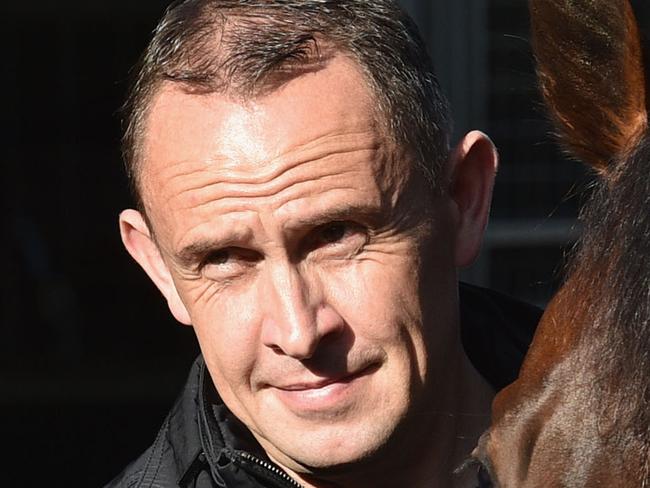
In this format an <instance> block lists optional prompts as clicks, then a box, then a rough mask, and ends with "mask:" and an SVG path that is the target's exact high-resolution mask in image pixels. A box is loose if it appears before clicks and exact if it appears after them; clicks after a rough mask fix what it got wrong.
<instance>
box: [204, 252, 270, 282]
mask: <svg viewBox="0 0 650 488" xmlns="http://www.w3.org/2000/svg"><path fill="white" fill-rule="evenodd" d="M259 260H260V255H259V253H257V252H255V251H252V250H249V249H242V248H238V247H233V248H225V249H218V250H215V251H213V252H211V253H210V254H208V255H207V256H206V258H205V259H204V260H203V263H202V265H201V267H202V270H203V275H204V276H205V277H207V278H209V279H213V280H223V279H230V278H234V277H236V276H239V275H241V274H243V273H244V272H246V270H248V269H250V268H252V267H254V266H255V264H256V263H257V262H258V261H259Z"/></svg>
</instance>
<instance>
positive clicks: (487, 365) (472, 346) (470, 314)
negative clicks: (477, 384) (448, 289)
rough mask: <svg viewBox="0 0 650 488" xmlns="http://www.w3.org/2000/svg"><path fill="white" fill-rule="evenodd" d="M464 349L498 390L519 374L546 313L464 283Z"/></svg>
mask: <svg viewBox="0 0 650 488" xmlns="http://www.w3.org/2000/svg"><path fill="white" fill-rule="evenodd" d="M459 292H460V293H459V294H460V322H461V326H460V328H461V338H462V342H463V347H464V349H465V352H466V354H467V356H468V357H469V359H470V361H471V362H472V364H473V365H474V367H475V368H476V369H477V370H478V372H479V373H480V374H481V375H482V376H483V377H484V378H485V379H486V380H487V381H488V382H489V383H490V384H491V385H492V386H493V387H494V388H495V389H496V390H500V389H502V388H504V387H505V386H507V385H509V384H510V383H512V382H513V381H514V380H515V379H517V376H518V374H519V369H520V368H521V364H522V362H523V360H524V357H525V355H526V352H527V351H528V347H529V346H530V343H531V341H532V339H533V335H534V334H535V329H536V328H537V323H538V322H539V319H540V318H541V316H542V312H543V311H542V310H541V309H540V308H538V307H535V306H533V305H530V304H528V303H525V302H522V301H520V300H517V299H515V298H513V297H511V296H508V295H504V294H503V293H499V292H497V291H494V290H489V289H487V288H481V287H478V286H474V285H468V284H466V283H461V285H460V290H459Z"/></svg>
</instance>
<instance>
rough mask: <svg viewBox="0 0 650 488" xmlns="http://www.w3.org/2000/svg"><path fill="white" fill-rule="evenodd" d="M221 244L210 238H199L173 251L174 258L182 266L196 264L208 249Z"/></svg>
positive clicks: (210, 249) (211, 249)
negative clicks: (175, 251)
mask: <svg viewBox="0 0 650 488" xmlns="http://www.w3.org/2000/svg"><path fill="white" fill-rule="evenodd" d="M218 247H221V246H218V245H217V242H216V241H214V240H212V239H201V240H198V241H196V242H193V243H191V244H188V245H187V246H185V247H183V248H182V249H181V250H180V251H178V252H177V253H174V259H175V260H176V261H177V262H178V263H179V264H180V265H181V266H183V267H191V266H195V265H197V264H198V263H199V262H200V261H201V260H202V259H203V258H204V257H205V256H206V255H207V254H208V253H209V252H210V251H213V250H214V249H215V248H218Z"/></svg>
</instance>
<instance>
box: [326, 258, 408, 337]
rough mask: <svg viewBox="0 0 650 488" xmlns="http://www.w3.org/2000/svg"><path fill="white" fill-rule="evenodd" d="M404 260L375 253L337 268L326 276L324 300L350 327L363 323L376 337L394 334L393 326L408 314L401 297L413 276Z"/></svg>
mask: <svg viewBox="0 0 650 488" xmlns="http://www.w3.org/2000/svg"><path fill="white" fill-rule="evenodd" d="M407 261H408V260H406V259H395V258H393V257H392V256H389V255H382V256H379V255H378V256H376V258H375V259H362V260H358V261H356V262H354V263H352V264H351V265H349V266H342V267H339V268H337V269H336V270H334V271H333V272H331V273H330V274H329V276H328V281H327V285H326V290H327V292H326V294H327V296H328V301H329V302H330V304H331V305H332V306H333V307H334V308H335V309H336V310H337V311H338V312H339V313H340V314H341V315H342V316H343V317H344V319H345V320H346V322H348V323H349V324H350V325H351V326H353V327H354V326H355V325H360V324H367V325H368V327H367V329H368V330H367V334H369V335H371V336H376V338H380V337H385V336H387V335H395V333H396V331H395V330H394V329H395V327H396V326H397V325H398V323H400V322H402V321H403V320H404V319H405V315H406V316H408V315H410V314H409V312H408V311H407V310H404V307H405V305H406V303H405V302H404V300H403V296H404V295H408V294H409V293H410V291H411V290H412V289H414V285H415V283H414V280H416V277H417V273H413V272H411V271H410V266H409V265H408V262H407Z"/></svg>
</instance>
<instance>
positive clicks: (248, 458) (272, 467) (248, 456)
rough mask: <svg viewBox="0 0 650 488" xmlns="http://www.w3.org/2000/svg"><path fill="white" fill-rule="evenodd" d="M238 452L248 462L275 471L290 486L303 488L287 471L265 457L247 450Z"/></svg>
mask: <svg viewBox="0 0 650 488" xmlns="http://www.w3.org/2000/svg"><path fill="white" fill-rule="evenodd" d="M237 454H238V455H239V457H241V458H242V459H245V460H246V461H248V462H251V463H253V464H256V465H258V466H260V467H262V468H264V469H265V470H267V471H270V472H271V473H273V474H274V475H275V476H277V477H278V478H280V479H282V480H283V481H286V482H287V483H288V484H289V486H291V487H293V488H303V486H302V485H301V484H300V483H298V482H297V481H296V480H294V479H293V478H292V477H291V476H289V475H288V474H287V473H285V472H284V471H283V470H281V469H280V468H278V467H277V466H275V465H273V464H271V463H269V462H268V461H264V460H263V459H259V458H257V457H255V456H253V455H252V454H250V453H248V452H245V451H238V452H237Z"/></svg>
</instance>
